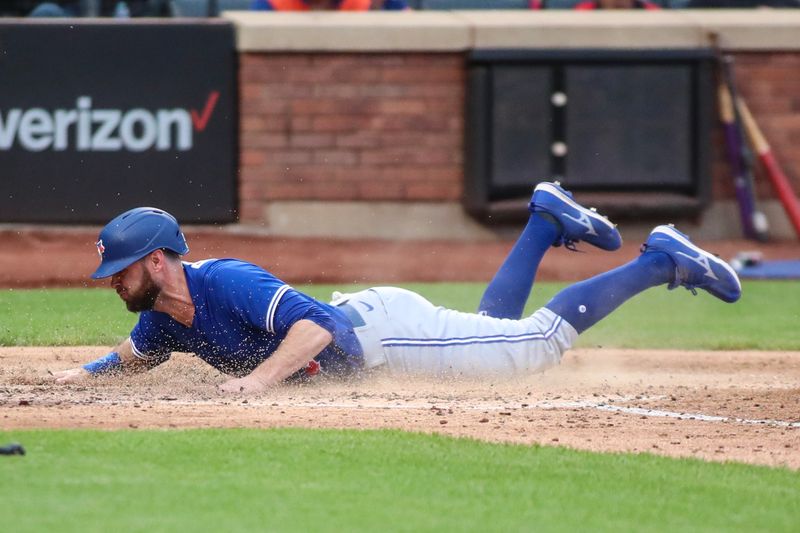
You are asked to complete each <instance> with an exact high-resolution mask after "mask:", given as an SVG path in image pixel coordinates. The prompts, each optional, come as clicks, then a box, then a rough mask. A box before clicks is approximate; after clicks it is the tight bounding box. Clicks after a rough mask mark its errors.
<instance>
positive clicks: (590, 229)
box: [564, 213, 597, 237]
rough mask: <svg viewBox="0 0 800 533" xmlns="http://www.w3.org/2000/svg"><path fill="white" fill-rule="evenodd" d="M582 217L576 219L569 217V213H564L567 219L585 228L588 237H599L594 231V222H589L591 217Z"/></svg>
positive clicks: (584, 214) (582, 215) (582, 214)
mask: <svg viewBox="0 0 800 533" xmlns="http://www.w3.org/2000/svg"><path fill="white" fill-rule="evenodd" d="M580 215H581V216H579V217H578V218H575V217H573V216H570V215H568V214H567V213H564V216H565V217H567V218H568V219H570V220H572V221H574V222H577V223H578V224H580V225H581V226H583V227H585V228H586V234H587V235H594V236H595V237H597V232H596V231H595V230H594V226H592V221H591V220H589V215H587V214H586V213H581V214H580Z"/></svg>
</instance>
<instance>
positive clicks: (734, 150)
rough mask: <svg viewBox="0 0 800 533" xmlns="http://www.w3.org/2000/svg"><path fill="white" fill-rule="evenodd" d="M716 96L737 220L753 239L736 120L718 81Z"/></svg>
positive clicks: (750, 205)
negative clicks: (731, 178) (736, 208)
mask: <svg viewBox="0 0 800 533" xmlns="http://www.w3.org/2000/svg"><path fill="white" fill-rule="evenodd" d="M717 98H718V100H719V115H720V117H719V118H720V121H721V122H722V128H723V130H724V132H725V146H726V148H727V153H728V166H729V167H730V169H731V173H732V175H733V190H734V192H735V193H736V204H737V206H738V207H739V220H740V221H741V223H742V232H743V233H744V236H745V237H747V238H749V239H754V238H755V236H756V230H755V228H754V227H753V216H752V215H753V210H754V208H753V206H752V203H751V202H750V196H749V194H748V193H747V186H746V183H745V178H744V170H743V168H742V157H741V155H742V154H741V149H740V147H739V145H740V144H741V137H740V135H739V131H738V130H737V129H736V122H735V118H734V115H733V102H732V101H731V95H730V93H729V92H728V88H727V87H726V86H725V84H724V83H722V82H720V83H719V85H718V87H717Z"/></svg>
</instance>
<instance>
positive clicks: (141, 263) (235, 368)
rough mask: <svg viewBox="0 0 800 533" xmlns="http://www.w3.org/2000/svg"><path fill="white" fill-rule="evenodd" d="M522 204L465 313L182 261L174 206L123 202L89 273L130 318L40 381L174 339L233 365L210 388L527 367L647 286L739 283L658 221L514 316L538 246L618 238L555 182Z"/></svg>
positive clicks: (123, 360)
mask: <svg viewBox="0 0 800 533" xmlns="http://www.w3.org/2000/svg"><path fill="white" fill-rule="evenodd" d="M529 211H530V218H529V220H528V223H527V225H526V226H525V228H524V229H523V231H522V234H521V235H520V237H519V239H518V240H517V242H516V243H515V245H514V247H513V248H512V250H511V252H510V253H509V255H508V257H507V258H506V259H505V261H504V263H503V264H502V266H501V267H500V269H499V270H498V272H497V274H496V275H495V277H494V279H493V280H492V281H491V282H490V283H489V286H488V287H487V288H486V292H485V293H484V295H483V298H482V300H481V303H480V307H479V309H478V312H477V313H463V312H459V311H453V310H450V309H444V308H442V307H436V306H434V305H433V304H431V303H430V302H428V301H427V300H426V299H424V298H423V297H422V296H419V295H417V294H415V293H413V292H410V291H407V290H404V289H398V288H392V287H375V288H371V289H367V290H364V291H361V292H357V293H354V294H338V293H335V294H334V298H333V301H332V302H331V303H330V304H326V303H322V302H319V301H316V300H315V299H313V298H311V297H309V296H306V295H305V294H303V293H301V292H298V291H297V290H295V289H293V288H292V287H290V286H289V285H287V284H286V283H284V282H282V281H281V280H280V279H278V278H276V277H275V276H273V275H272V274H271V273H269V272H267V271H266V270H264V269H262V268H260V267H258V266H256V265H253V264H250V263H246V262H243V261H239V260H236V259H207V260H205V261H198V262H196V263H186V262H182V261H181V259H180V257H181V256H182V255H184V254H186V253H187V252H188V251H189V248H188V246H187V244H186V240H185V239H184V236H183V233H181V230H180V228H179V226H178V222H177V221H176V220H175V218H173V217H172V216H171V215H170V214H168V213H166V212H164V211H162V210H160V209H154V208H149V207H140V208H137V209H133V210H131V211H128V212H125V213H123V214H121V215H119V216H118V217H116V218H115V219H113V220H112V221H111V222H109V223H108V225H106V227H105V228H103V230H102V231H101V232H100V237H99V240H98V241H97V248H98V251H99V253H100V256H101V263H100V266H99V267H98V268H97V270H96V271H95V272H94V274H92V277H93V278H95V279H100V278H108V277H110V278H111V286H112V287H113V288H114V289H115V290H116V291H117V294H118V295H119V297H120V298H121V299H122V300H123V301H124V302H125V305H126V306H127V308H128V310H129V311H132V312H134V313H139V321H138V323H137V324H136V326H135V327H134V328H133V331H131V334H130V337H129V338H128V339H127V340H125V341H124V342H122V343H121V344H120V345H119V346H117V347H116V348H114V350H113V351H112V352H111V353H109V354H108V355H106V356H104V357H101V358H100V359H97V360H96V361H93V362H90V363H88V364H86V365H84V366H82V367H78V368H73V369H69V370H64V371H60V372H57V373H55V374H54V378H53V379H54V380H55V381H56V382H57V383H75V382H79V381H83V380H87V379H90V378H91V377H92V376H96V375H100V374H108V373H115V374H120V375H125V374H129V373H135V372H141V371H144V370H147V369H150V368H153V367H155V366H157V365H160V364H161V363H163V362H164V361H166V360H167V359H169V357H170V354H171V353H172V352H176V351H177V352H191V353H194V354H196V355H197V356H198V357H200V358H201V359H203V360H204V361H206V362H207V363H209V364H210V365H212V366H214V367H215V368H217V369H219V370H220V371H222V372H224V373H226V374H229V375H231V376H233V378H232V379H230V380H228V381H226V382H225V383H223V384H222V385H220V387H219V388H220V390H221V391H223V392H226V393H260V392H263V391H265V390H267V389H269V388H270V387H274V386H276V385H278V384H280V383H281V382H283V381H284V380H287V379H290V378H296V377H310V376H313V375H315V374H318V373H324V374H328V375H352V374H353V373H357V372H360V371H362V370H365V369H371V368H377V367H384V368H386V369H387V370H388V372H389V373H390V374H393V375H398V374H399V375H403V374H424V375H434V376H453V375H462V376H480V375H487V374H493V375H498V374H501V375H503V374H505V375H509V374H514V373H521V372H538V371H542V370H545V369H547V368H550V367H552V366H554V365H556V364H558V363H559V361H560V360H561V357H562V355H563V353H564V352H565V351H566V350H568V349H569V348H570V347H571V346H572V344H573V343H574V342H575V340H576V338H577V336H578V335H579V334H580V333H582V332H584V331H585V330H587V329H588V328H590V327H591V326H592V325H594V324H595V323H597V322H598V321H600V320H601V319H602V318H603V317H605V316H607V315H608V314H609V313H611V312H612V311H613V310H614V309H616V308H617V307H618V306H619V305H621V304H622V303H623V302H625V301H626V300H627V299H629V298H631V297H632V296H634V295H636V294H638V293H640V292H642V291H644V290H645V289H648V288H650V287H655V286H659V285H665V284H666V285H667V286H668V288H669V289H673V288H676V287H678V286H680V285H682V286H684V287H686V288H688V289H690V290H691V291H692V292H693V293H696V292H695V289H703V290H705V291H707V292H709V293H710V294H712V295H713V296H715V297H717V298H719V299H721V300H723V301H726V302H735V301H736V300H738V299H739V297H740V295H741V284H740V283H739V279H738V277H737V276H736V273H735V272H734V271H733V269H732V268H731V267H730V266H729V265H728V264H727V263H725V262H724V261H722V260H720V259H718V258H717V257H715V256H713V255H712V254H710V253H708V252H706V251H704V250H702V249H701V248H699V247H697V246H695V245H694V244H693V243H692V242H690V241H689V239H688V237H686V236H685V235H684V234H682V233H681V232H679V231H678V230H676V229H675V228H674V227H672V226H658V227H656V228H655V229H653V231H652V232H651V233H650V235H649V237H648V239H647V242H646V243H645V244H644V246H643V247H642V253H641V255H639V257H637V258H636V259H634V260H633V261H631V262H629V263H627V264H624V265H622V266H620V267H618V268H616V269H614V270H611V271H609V272H606V273H603V274H600V275H598V276H595V277H593V278H590V279H588V280H586V281H582V282H580V283H577V284H575V285H572V286H570V287H568V288H566V289H564V290H562V291H561V292H560V293H558V294H557V295H556V296H555V297H554V298H553V299H552V300H551V301H550V302H549V303H548V304H547V305H545V306H544V307H543V308H541V309H539V310H538V311H536V312H535V313H533V314H532V315H530V316H527V317H524V318H523V317H522V312H523V308H524V306H525V302H526V300H527V298H528V295H529V294H530V291H531V287H532V286H533V280H534V277H535V274H536V270H537V268H538V265H539V263H540V261H541V259H542V257H543V256H544V254H545V252H546V251H547V250H548V249H549V248H550V247H551V246H560V245H564V246H567V247H570V248H574V246H575V244H576V243H578V242H585V243H586V244H589V245H592V246H596V247H598V248H601V249H604V250H616V249H617V248H619V247H620V245H621V244H622V239H621V237H620V235H619V232H618V231H617V229H616V226H615V225H614V224H612V223H610V222H609V221H608V220H607V219H606V218H605V217H603V216H601V215H599V214H597V213H596V212H595V211H594V210H591V209H586V208H585V207H583V206H581V205H579V204H578V203H576V202H575V201H574V200H573V199H572V195H571V194H570V193H569V192H567V191H565V190H564V189H562V188H561V187H560V186H559V184H558V183H541V184H539V185H538V186H537V187H536V188H535V190H534V193H533V197H532V199H531V202H530V204H529Z"/></svg>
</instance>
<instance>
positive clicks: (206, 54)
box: [0, 21, 238, 223]
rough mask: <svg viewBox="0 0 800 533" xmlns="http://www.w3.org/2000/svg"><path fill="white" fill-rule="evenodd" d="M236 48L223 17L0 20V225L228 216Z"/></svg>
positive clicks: (232, 210) (231, 212)
mask: <svg viewBox="0 0 800 533" xmlns="http://www.w3.org/2000/svg"><path fill="white" fill-rule="evenodd" d="M37 43H38V44H37ZM42 43H47V44H48V45H47V47H46V48H43V47H42ZM44 50H47V52H46V53H44ZM235 57H236V55H235V49H234V40H233V30H232V27H231V26H230V25H228V24H225V23H222V22H220V23H213V22H212V23H208V22H205V23H201V24H182V23H179V24H171V23H167V24H165V23H158V24H150V23H141V22H135V21H134V22H126V23H124V24H114V23H110V24H94V23H83V24H81V23H78V24H75V23H74V21H72V22H71V23H70V24H64V25H60V24H53V23H52V22H49V23H39V24H37V23H23V24H19V23H17V24H10V23H0V81H1V82H2V83H0V223H2V222H34V223H35V222H43V223H61V222H65V223H103V222H106V221H107V220H108V219H109V218H111V217H113V216H114V215H116V214H118V213H119V212H121V211H123V210H126V209H129V208H131V207H136V206H141V205H152V206H158V207H162V208H164V209H167V210H169V211H171V212H172V213H173V214H175V215H176V216H177V217H178V218H179V219H180V220H181V221H182V222H203V223H208V222H226V221H231V220H234V219H235V216H236V180H235V172H236V167H235V164H236V153H237V146H236V135H237V130H238V125H237V121H236V111H235V107H236V106H235V100H234V99H235V96H236V85H235Z"/></svg>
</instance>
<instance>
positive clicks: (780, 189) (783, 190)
mask: <svg viewBox="0 0 800 533" xmlns="http://www.w3.org/2000/svg"><path fill="white" fill-rule="evenodd" d="M736 106H737V107H738V109H739V114H740V115H741V116H742V123H743V124H744V129H745V131H746V132H747V137H748V138H749V139H750V144H752V146H753V150H755V152H756V153H757V154H758V158H759V159H760V160H761V163H762V164H763V165H764V169H765V170H766V171H767V176H769V179H770V181H771V182H772V186H773V187H775V192H777V193H778V198H779V199H780V201H781V203H782V204H783V209H784V210H785V211H786V215H787V216H788V217H789V221H790V222H791V223H792V226H794V231H795V233H797V236H798V237H800V202H798V200H797V195H796V194H795V193H794V190H792V185H791V184H790V183H789V178H787V177H786V174H785V173H784V172H783V169H782V168H781V166H780V164H778V161H777V159H775V155H774V154H773V153H772V147H771V146H770V145H769V143H768V142H767V139H766V137H764V134H763V133H762V132H761V128H759V127H758V123H757V122H756V120H755V118H753V114H752V113H751V112H750V109H749V108H748V107H747V104H746V103H745V101H744V100H743V99H742V98H738V99H737V100H736Z"/></svg>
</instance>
